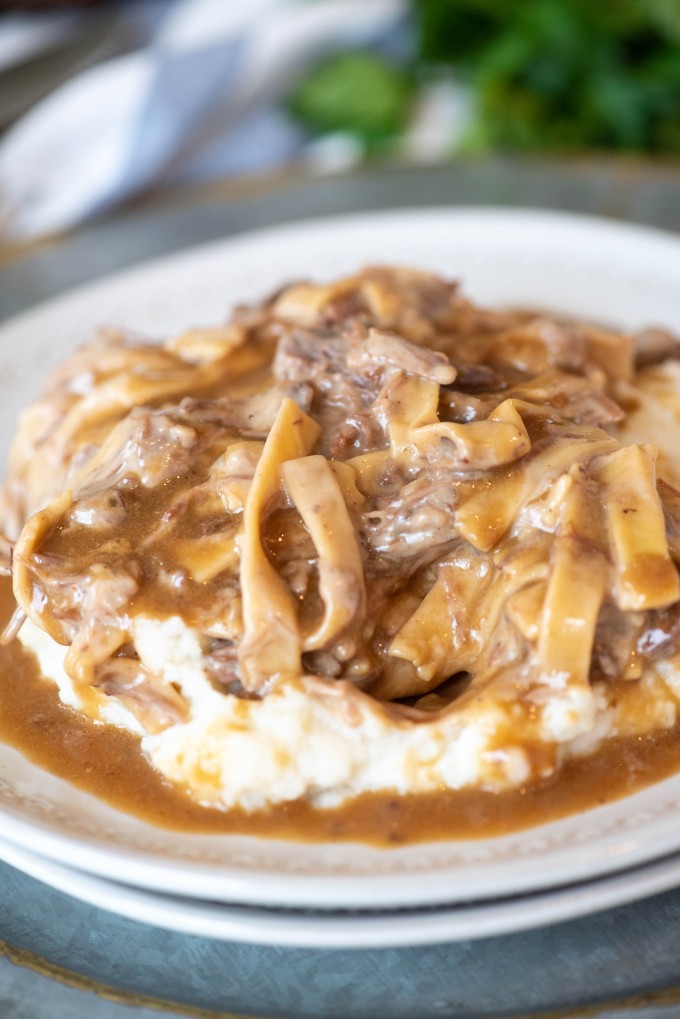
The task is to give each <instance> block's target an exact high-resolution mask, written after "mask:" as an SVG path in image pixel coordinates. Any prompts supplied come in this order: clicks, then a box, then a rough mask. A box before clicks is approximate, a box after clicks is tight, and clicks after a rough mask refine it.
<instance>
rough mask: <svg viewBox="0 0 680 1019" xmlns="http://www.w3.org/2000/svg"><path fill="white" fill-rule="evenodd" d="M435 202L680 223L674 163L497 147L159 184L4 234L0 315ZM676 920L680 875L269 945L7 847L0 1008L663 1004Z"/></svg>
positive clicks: (218, 1011) (623, 1013) (599, 1007)
mask: <svg viewBox="0 0 680 1019" xmlns="http://www.w3.org/2000/svg"><path fill="white" fill-rule="evenodd" d="M428 205H513V206H526V207H534V208H551V209H563V210H570V211H575V212H582V213H590V214H596V215H602V216H608V217H612V218H617V219H622V220H627V221H630V222H640V223H645V224H648V225H652V226H658V227H662V228H664V229H667V230H668V229H670V230H675V231H680V166H675V167H673V166H665V165H657V164H651V163H647V162H644V161H637V160H631V161H620V160H575V161H571V162H569V161H559V162H552V161H544V160H532V161H523V160H513V159H501V158H498V159H491V160H488V159H487V160H483V161H479V160H464V161H458V162H456V163H454V164H452V165H450V166H446V167H438V168H418V167H412V168H389V167H384V166H383V167H377V168H372V169H370V168H369V169H366V170H364V171H361V172H358V173H353V174H351V175H347V176H339V177H332V178H322V179H315V180H311V179H307V178H296V177H290V178H283V179H278V180H275V181H268V182H249V183H247V184H236V185H234V184H231V185H221V186H213V187H210V188H205V189H203V190H202V191H194V192H188V193H182V194H168V195H157V196H155V197H154V198H153V199H152V200H147V201H146V202H144V203H141V204H138V205H137V206H135V207H132V208H129V209H127V210H126V211H124V212H122V213H119V214H118V215H117V216H115V217H112V218H111V219H109V220H105V221H99V222H98V223H94V224H92V225H90V226H88V227H86V228H83V229H81V230H80V231H79V232H78V233H75V234H73V235H69V236H66V237H63V238H59V239H56V240H53V241H51V242H49V243H44V244H42V245H40V246H33V247H31V248H28V249H26V250H25V251H18V250H16V249H13V250H11V251H10V250H9V249H7V248H5V249H3V248H2V247H1V246H0V264H2V268H1V269H0V317H5V316H8V315H11V314H13V313H15V312H19V311H21V310H23V309H24V308H26V307H29V306H31V305H33V304H35V303H36V302H37V301H40V300H43V299H45V298H47V297H50V296H53V295H55V294H58V293H60V292H62V291H64V290H66V289H69V288H70V287H72V286H76V285H79V284H82V283H85V282H87V281H89V280H91V279H95V278H96V277H98V276H101V275H102V274H104V273H107V272H110V271H114V270H117V269H120V268H123V267H128V266H130V265H133V264H135V263H137V262H140V261H143V260H145V259H148V258H153V257H156V256H159V255H162V254H165V253H167V252H169V251H173V250H176V249H179V248H182V247H186V246H188V245H191V244H197V243H201V242H203V241H210V240H214V239H217V238H221V237H227V236H229V235H233V234H235V233H238V232H241V231H243V230H248V229H253V228H257V227H262V226H268V225H272V224H275V223H280V222H287V221H294V220H300V219H304V218H309V217H314V216H320V215H328V214H334V213H337V214H342V213H346V212H358V211H362V210H370V209H378V208H399V207H406V206H423V207H424V206H428ZM679 279H680V267H679ZM679 936H680V890H678V891H673V892H670V893H667V894H665V895H662V896H657V897H656V898H654V899H650V900H647V901H646V902H642V903H637V904H634V905H631V906H626V907H622V908H619V909H616V910H610V911H607V912H604V913H600V914H598V915H595V916H591V917H587V918H584V919H581V920H576V921H572V922H569V923H564V924H560V925H556V926H554V927H551V928H547V929H543V930H538V931H528V932H524V933H520V934H515V935H511V936H505V937H499V938H490V939H487V940H484V941H462V942H457V943H454V944H447V945H437V946H431V947H424V948H423V947H420V948H402V949H384V950H373V951H361V952H353V951H338V950H333V951H321V950H308V949H295V948H269V947H263V946H253V945H245V944H231V943H224V942H217V941H211V940H208V939H204V938H198V937H193V936H188V935H187V936H185V935H181V934H177V933H173V932H170V931H165V930H160V929H156V928H152V927H147V926H145V925H143V924H139V923H135V922H133V921H130V920H126V919H123V918H121V917H117V916H114V915H113V914H111V913H108V912H105V911H103V910H99V909H96V908H94V907H91V906H87V905H84V904H82V903H79V902H76V901H75V900H74V899H72V898H70V897H68V896H65V895H63V894H61V893H59V892H57V891H55V890H53V889H51V888H48V887H46V886H44V885H42V884H40V883H39V882H37V881H34V880H33V879H31V878H28V877H26V876H25V875H23V874H20V873H18V872H17V871H15V870H13V869H12V868H10V867H8V866H6V865H0V1016H2V1019H90V1017H93V1016H94V1017H96V1019H152V1017H158V1016H159V1014H163V1015H167V1016H169V1017H188V1016H215V1017H217V1016H222V1017H225V1019H226V1017H229V1016H232V1017H233V1016H236V1015H239V1016H240V1015H255V1016H259V1017H262V1019H264V1017H274V1016H291V1017H293V1016H294V1017H296V1019H304V1017H309V1019H322V1017H327V1016H328V1017H337V1019H349V1017H361V1019H364V1017H372V1019H430V1017H432V1019H435V1017H456V1019H464V1017H473V1016H474V1017H489V1019H491V1017H496V1019H498V1017H502V1016H510V1015H514V1016H517V1015H525V1016H527V1015H532V1016H537V1015H539V1014H541V1015H544V1016H545V1015H553V1016H558V1015H559V1016H576V1015H584V1016H585V1015H600V1014H606V1015H607V1016H609V1017H611V1019H624V1017H626V1019H629V1017H633V1016H634V1017H635V1019H662V1016H671V1015H673V1016H674V1015H680V955H679V953H678V947H677V945H678V938H679Z"/></svg>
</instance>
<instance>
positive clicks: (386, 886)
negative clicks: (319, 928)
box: [0, 206, 680, 908]
mask: <svg viewBox="0 0 680 1019" xmlns="http://www.w3.org/2000/svg"><path fill="white" fill-rule="evenodd" d="M442 218H446V219H447V220H449V221H450V220H457V221H458V222H459V223H461V222H465V221H468V223H470V222H474V221H477V222H479V221H482V220H483V221H484V222H485V224H486V225H487V226H488V224H489V223H498V222H502V224H503V225H504V226H505V227H506V228H507V227H509V226H510V227H511V226H513V225H515V226H518V225H521V224H527V222H528V223H530V224H531V225H532V226H534V227H537V228H539V229H542V230H546V229H551V228H557V229H558V231H559V230H562V231H564V230H566V231H567V232H569V231H571V232H573V231H576V232H577V233H579V234H582V233H583V231H584V230H585V231H586V232H587V233H590V235H591V236H597V235H599V236H600V237H603V236H607V237H608V238H609V239H610V240H616V239H621V240H626V241H627V242H628V243H630V240H631V238H632V239H634V240H635V241H636V242H637V243H639V244H642V246H643V247H644V246H648V245H651V246H652V247H653V248H656V249H659V250H660V249H661V248H664V249H665V250H666V251H668V252H669V253H671V254H673V255H675V257H676V258H677V256H678V254H679V253H680V238H679V237H678V236H677V235H675V234H671V233H667V232H664V231H662V230H658V229H656V228H651V227H646V226H641V225H638V224H631V223H622V222H615V221H610V220H606V219H602V218H600V217H595V216H589V215H583V214H579V213H571V212H555V211H546V210H540V209H522V208H517V207H488V206H453V207H451V206H435V207H428V208H417V207H416V208H410V209H399V210H380V211H376V212H368V213H356V214H352V215H340V216H328V217H321V218H317V219H309V220H303V221H300V222H294V223H292V224H290V223H289V224H282V225H278V226H275V227H266V228H262V229H259V230H255V231H252V232H249V233H245V232H244V233H239V234H237V235H234V236H231V237H229V238H226V239H222V240H218V241H212V242H209V243H208V244H200V245H195V246H191V247H188V248H185V249H183V250H181V251H178V252H175V253H173V254H170V255H165V256H163V257H161V258H154V259H151V260H148V261H145V262H141V263H139V264H135V265H134V266H133V267H131V268H129V269H123V270H120V271H118V272H115V273H111V274H107V275H105V276H103V277H101V278H99V279H97V280H94V281H90V282H88V283H87V284H85V285H83V286H81V287H77V288H73V289H70V290H68V291H67V292H66V293H64V294H61V295H59V296H57V297H53V298H51V299H50V300H48V301H46V302H42V303H40V304H38V305H37V306H36V307H34V308H32V309H29V310H26V311H24V312H22V313H20V314H19V315H16V316H13V317H11V318H9V319H7V320H5V321H4V322H2V323H0V344H2V342H3V340H5V339H6V338H7V335H8V334H10V335H11V334H12V333H15V332H17V331H18V332H19V333H22V332H24V331H25V330H29V331H30V330H31V329H33V328H35V327H36V324H39V323H40V322H41V320H44V319H45V317H46V316H47V317H49V316H51V315H54V314H56V315H59V314H64V311H65V310H68V309H69V308H74V307H76V308H77V307H78V305H79V304H80V303H81V302H82V301H83V300H85V299H89V300H93V299H96V298H97V297H99V296H101V295H102V294H109V295H110V294H111V293H115V292H118V291H120V290H121V288H125V287H126V286H128V285H129V284H130V282H131V281H133V280H134V281H136V283H135V285H136V286H139V285H140V281H141V283H143V282H144V280H145V278H153V277H157V276H159V275H160V274H162V273H164V272H166V271H167V270H169V269H172V270H173V271H177V270H178V269H180V268H181V267H182V265H184V264H185V263H191V262H195V260H196V259H197V258H198V259H203V260H206V261H208V262H210V261H212V260H214V259H219V257H220V255H221V254H223V253H225V252H226V253H229V252H232V253H233V251H234V250H239V249H247V248H255V249H257V247H260V246H261V245H262V244H267V243H272V242H274V243H278V244H282V243H284V242H285V240H286V239H287V238H290V237H291V235H295V236H298V237H299V235H314V234H317V235H318V234H319V232H322V233H323V232H327V231H329V230H333V229H335V230H337V229H341V230H342V231H344V232H345V233H348V232H350V231H351V230H353V229H356V228H357V226H361V227H362V228H364V229H365V228H366V227H367V225H370V224H377V225H385V224H386V223H390V222H392V223H393V224H394V222H395V221H398V222H400V223H402V224H403V223H407V224H409V223H413V222H416V223H419V224H420V225H421V228H422V224H423V223H427V222H428V221H429V222H432V223H438V222H440V221H441V220H442ZM400 261H401V260H400ZM226 289H227V288H225V290H226ZM225 305H226V298H225ZM676 779H677V780H678V784H680V776H676ZM668 781H673V780H672V779H671V780H668ZM645 792H646V791H645V790H643V791H642V792H641V793H638V794H635V795H636V796H644V795H645ZM631 799H632V797H628V798H627V802H630V800H631ZM678 802H679V803H680V794H679V796H678ZM0 816H4V817H5V819H7V817H8V816H9V815H8V812H7V810H6V808H2V807H0ZM559 823H560V822H559V821H558V822H553V823H552V825H550V826H548V827H552V826H553V825H555V824H559ZM13 824H14V833H15V834H14V836H12V835H11V833H10V840H12V841H13V842H14V843H15V844H22V845H26V844H27V843H30V841H31V839H32V838H34V837H35V835H36V832H38V831H39V832H40V836H41V839H42V841H43V843H45V844H49V845H50V847H51V852H52V855H53V858H54V859H58V860H63V861H64V862H68V859H69V858H72V857H73V851H74V842H75V841H76V840H75V839H74V837H73V836H69V835H64V834H59V833H55V832H54V831H50V830H49V829H48V830H47V832H46V831H45V829H44V828H41V826H40V825H39V824H37V823H36V822H35V820H33V821H31V820H28V821H27V820H26V819H25V818H23V819H22V818H21V817H19V818H16V817H15V818H14V819H13ZM544 827H545V826H540V828H532V829H527V831H526V832H525V833H524V835H526V837H527V838H528V839H531V838H532V837H534V835H535V833H536V832H540V831H542V830H543V829H544ZM539 837H540V836H539ZM207 838H210V836H207ZM483 841H484V842H488V840H483ZM494 841H496V842H497V841H498V840H494ZM591 841H592V840H591ZM671 842H672V844H673V848H676V844H677V846H680V834H678V836H677V839H675V841H673V840H672V839H671ZM437 845H441V843H438V844H437ZM669 845H670V843H669V842H668V840H667V841H666V842H664V841H662V840H660V841H659V843H658V844H657V847H656V848H655V849H654V853H653V856H652V858H653V857H654V856H659V855H662V853H663V852H664V851H668V849H669ZM78 848H80V849H82V840H80V843H79V846H78ZM609 849H610V850H611V852H610V853H609V854H608V855H606V856H604V857H603V858H601V859H600V860H599V861H597V862H594V861H593V860H592V859H591V860H590V861H589V864H590V866H591V868H594V869H591V870H590V871H589V873H590V874H591V875H593V876H597V875H598V874H599V875H602V874H605V873H612V872H614V871H615V870H617V869H621V868H622V867H623V866H628V865H631V864H639V863H641V862H643V861H645V860H647V861H648V860H649V859H650V852H649V849H646V850H645V849H642V848H641V847H639V848H638V851H637V853H638V855H637V856H636V855H635V852H632V853H631V852H630V851H629V852H628V853H627V854H626V853H625V852H621V853H617V851H616V846H612V845H609ZM86 852H89V854H90V857H89V860H88V859H86V861H85V863H83V860H82V853H80V854H79V858H81V869H82V870H83V871H87V872H92V873H96V872H98V871H99V870H100V869H101V868H102V867H104V866H110V864H111V863H112V861H113V862H115V861H117V863H118V873H119V874H120V875H124V880H126V881H130V883H134V882H133V876H134V873H135V872H136V873H137V880H136V883H137V884H139V885H140V886H143V887H146V888H152V887H156V888H158V889H159V890H160V888H161V886H162V887H168V885H171V886H172V885H173V884H174V882H175V881H176V880H177V878H178V877H179V878H183V877H186V876H187V875H192V876H193V877H194V879H195V882H196V880H198V884H199V886H201V887H202V888H203V889H204V894H210V893H211V892H212V893H213V894H214V893H215V874H214V873H213V872H209V873H206V874H204V875H202V876H200V877H199V876H198V875H197V874H196V866H195V865H194V864H193V863H188V864H182V863H181V862H177V861H175V862H174V863H173V864H171V865H169V866H168V865H167V862H166V861H164V864H163V865H162V866H160V867H159V865H158V863H157V862H154V861H153V860H149V861H145V860H144V861H140V859H139V855H138V854H137V855H135V853H134V852H130V851H125V852H121V849H120V847H118V849H117V850H116V851H111V850H107V849H105V848H102V847H101V846H97V845H92V844H90V845H88V847H87V848H86ZM373 852H375V850H373ZM378 852H379V853H381V852H389V853H395V852H399V850H392V849H386V850H384V851H378ZM573 853H574V849H573V846H571V847H570V848H569V849H568V850H563V856H567V855H568V856H572V855H573ZM557 855H558V854H557V853H555V852H553V858H555V857H556V856H557ZM587 857H588V853H587V852H586V851H585V850H584V852H583V853H582V854H581V857H580V858H581V860H583V859H585V858H587ZM516 870H521V868H516ZM524 870H525V871H526V874H525V878H524V879H523V880H520V881H519V883H518V884H517V883H516V884H515V885H514V886H513V890H515V891H518V890H520V891H525V890H527V889H528V888H534V889H535V888H537V887H545V886H546V882H545V881H542V880H541V879H540V877H538V876H537V875H536V874H535V873H533V868H532V864H531V861H530V860H525V867H524ZM530 872H531V873H530ZM263 873H264V875H265V876H267V877H271V872H270V871H269V870H265V871H264V872H259V871H256V870H250V871H242V872H238V873H235V874H234V875H232V876H231V877H226V876H225V875H224V874H222V875H221V881H220V894H221V895H222V896H223V897H227V898H232V897H233V896H234V895H236V896H238V897H240V898H241V900H242V901H249V902H257V901H260V902H263V903H265V904H266V903H273V902H281V903H283V904H290V890H291V885H292V886H294V888H295V895H296V904H301V905H314V906H322V904H323V903H329V902H331V903H335V901H337V900H342V901H347V894H348V893H351V892H352V889H353V888H355V886H357V885H360V886H361V889H360V891H361V895H362V902H365V901H366V899H365V896H366V895H367V894H369V896H370V899H371V903H372V904H375V905H379V906H385V905H387V904H388V903H389V902H391V903H394V889H393V887H392V884H391V882H390V880H389V879H390V878H391V879H392V882H394V881H396V882H403V874H398V875H397V876H396V877H392V876H390V875H388V880H384V881H382V883H381V881H380V878H384V877H385V875H376V874H374V873H372V874H369V875H361V874H351V875H347V876H345V875H338V874H331V875H328V874H324V875H323V876H316V877H314V876H311V875H309V874H303V875H299V874H288V873H287V874H286V875H285V878H284V882H283V883H284V884H285V887H282V888H279V889H278V891H276V890H274V889H273V888H271V887H269V888H268V889H261V888H260V887H259V881H260V880H261V878H262V874H263ZM329 881H331V882H333V884H334V885H335V887H336V891H335V892H334V893H333V894H332V895H330V894H329V892H328V887H327V886H328V883H329ZM409 882H410V886H411V887H410V890H409V891H408V892H407V893H405V892H404V890H403V889H402V891H401V892H400V899H399V902H398V906H403V905H408V904H409V903H411V904H425V903H432V902H441V901H443V900H442V897H441V895H442V893H441V890H439V889H436V890H435V889H434V888H430V889H429V891H428V890H427V887H423V885H425V886H427V885H428V881H427V880H426V881H424V882H423V880H422V875H419V874H418V875H410V876H409ZM429 883H430V884H431V882H429ZM550 883H551V884H552V885H553V886H554V879H553V880H552V881H551V882H550ZM244 886H246V887H244ZM253 886H255V887H253ZM503 887H506V885H505V884H503ZM193 888H194V890H193V891H189V890H187V891H186V894H187V895H189V894H195V888H196V883H194V886H193ZM497 893H498V886H497V885H495V884H494V882H493V881H491V882H490V884H489V893H488V897H489V898H491V897H493V896H494V895H495V894H497ZM352 894H356V890H355V891H354V892H353V893H352ZM446 901H449V902H450V901H452V899H451V895H450V894H449V895H448V896H447V899H446ZM398 906H397V907H395V908H398Z"/></svg>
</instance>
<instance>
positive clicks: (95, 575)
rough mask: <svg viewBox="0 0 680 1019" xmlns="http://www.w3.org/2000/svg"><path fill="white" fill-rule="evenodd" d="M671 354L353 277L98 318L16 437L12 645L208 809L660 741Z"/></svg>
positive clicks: (420, 788)
mask: <svg viewBox="0 0 680 1019" xmlns="http://www.w3.org/2000/svg"><path fill="white" fill-rule="evenodd" d="M677 348H678V344H677V342H676V341H675V340H674V339H673V338H672V337H670V336H669V335H668V334H665V333H660V332H659V331H658V330H657V331H649V332H648V333H646V334H642V335H641V336H640V337H632V336H628V335H625V334H619V333H613V332H610V331H607V330H603V329H601V328H599V327H596V326H592V325H588V324H584V323H576V322H566V321H563V320H553V319H551V318H549V317H546V316H545V315H539V314H532V313H530V312H496V311H490V310H487V309H482V308H477V307H475V306H474V305H472V304H471V303H470V302H469V301H467V300H466V299H465V298H464V297H463V296H462V295H461V293H460V291H459V289H458V287H457V286H456V285H455V284H452V283H448V282H446V281H443V280H440V279H438V278H436V277H434V276H429V275H426V274H422V273H417V272H413V271H407V270H400V269H380V268H378V269H369V270H365V271H364V272H362V273H360V274H358V275H357V276H354V277H351V278H349V279H346V280H340V281H338V282H337V283H334V284H329V285H324V286H314V285H312V284H296V285H295V286H292V287H290V288H287V289H286V290H284V291H282V292H280V293H279V294H276V295H274V297H272V298H270V299H269V300H267V301H265V302H263V303H262V304H261V305H259V306H257V307H254V308H241V309H239V310H238V311H237V312H236V314H235V316H234V318H233V319H232V321H230V322H229V323H228V324H227V325H225V326H219V327H217V328H214V329H198V330H192V331H190V332H189V333H185V334H183V335H182V336H180V337H177V338H173V339H170V340H168V341H166V342H164V343H161V344H152V343H146V342H144V341H142V340H140V339H139V338H138V337H130V336H126V335H121V334H111V333H109V334H106V335H104V336H102V337H100V338H99V339H98V340H97V341H96V342H95V343H94V344H92V345H91V346H89V347H86V348H84V349H83V350H81V351H79V352H78V353H77V354H76V355H75V356H74V358H73V359H72V360H71V361H70V362H68V363H67V364H66V365H64V366H62V367H61V368H60V369H59V371H58V372H57V373H56V374H55V376H54V377H53V378H52V380H51V381H50V383H49V384H48V387H47V389H46V390H45V393H44V395H43V397H42V399H41V400H40V401H39V402H38V403H37V404H36V405H34V406H33V407H31V408H29V409H28V410H27V411H26V412H25V414H24V416H23V418H22V421H21V424H20V428H19V432H18V435H17V439H16V441H15V444H14V448H13V452H12V458H11V463H10V470H9V475H8V479H7V482H6V486H5V491H4V505H3V520H4V528H5V530H6V531H7V533H8V534H9V535H10V536H11V537H12V538H13V539H14V549H13V557H12V570H13V584H14V591H15V595H16V598H17V602H18V609H17V613H16V614H15V617H14V619H13V622H12V624H11V631H12V632H14V631H15V630H16V631H17V632H18V639H19V640H20V641H21V642H22V644H23V645H24V647H26V648H27V649H29V650H31V651H32V652H33V653H34V654H35V655H36V656H37V658H38V661H39V665H40V669H41V671H42V673H43V675H44V676H46V677H48V678H49V679H51V680H53V681H54V682H55V683H56V684H57V685H58V688H59V693H60V697H61V699H62V700H63V701H64V702H65V703H67V704H69V705H71V706H72V707H74V708H76V709H77V710H79V711H81V712H83V713H85V714H86V715H88V716H89V717H90V718H92V719H93V720H94V721H95V722H98V723H106V724H113V725H118V726H122V727H124V728H126V729H129V730H130V731H132V732H134V733H136V734H138V735H139V736H140V737H141V745H142V749H143V751H144V753H145V754H146V755H147V756H148V758H149V759H150V761H151V762H152V763H153V765H154V766H155V767H156V768H157V769H158V770H159V771H160V772H162V774H163V775H165V776H166V777H167V778H169V779H170V780H172V781H173V782H176V783H178V784H180V785H181V786H182V787H183V788H184V789H186V791H187V792H188V793H189V794H190V795H191V796H192V797H193V798H194V799H195V800H197V801H199V802H200V803H202V804H206V805H210V806H218V807H222V808H232V807H241V808H244V809H246V810H249V811H253V810H259V809H262V808H266V807H267V806H269V805H272V804H276V803H282V802H286V801H292V800H297V799H301V798H302V799H306V800H308V801H310V802H311V803H313V804H314V805H316V806H319V807H331V806H335V805H338V804H340V803H343V802H345V801H346V800H347V799H350V798H353V797H356V796H358V795H360V794H363V793H373V792H390V793H392V792H397V793H427V792H436V791H440V790H445V789H449V790H457V789H466V788H476V789H480V790H482V789H483V790H491V791H495V792H501V791H503V790H508V789H513V788H517V787H519V786H523V785H525V784H526V783H528V782H531V781H532V780H536V779H540V778H543V777H545V776H549V775H552V774H554V773H556V772H559V769H560V768H561V767H562V765H563V763H564V762H565V761H566V760H567V759H568V758H570V757H573V756H578V755H584V754H589V753H592V752H594V751H596V750H597V749H598V748H599V747H601V745H602V744H603V742H604V741H606V740H609V739H611V738H614V737H630V736H643V735H646V734H648V733H655V732H658V731H661V730H665V729H669V728H671V727H672V726H674V725H676V723H677V721H678V720H677V709H678V704H679V703H680V679H679V678H678V677H679V676H680V578H679V575H678V568H677V563H678V562H679V561H680V492H678V491H677V490H676V489H675V487H674V485H675V484H678V483H680V466H678V465H680V459H679V458H678V453H677V451H678V450H679V449H680V368H678V363H680V362H678V361H676V360H675V355H676V351H677ZM636 359H637V360H636ZM643 361H644V363H643Z"/></svg>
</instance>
